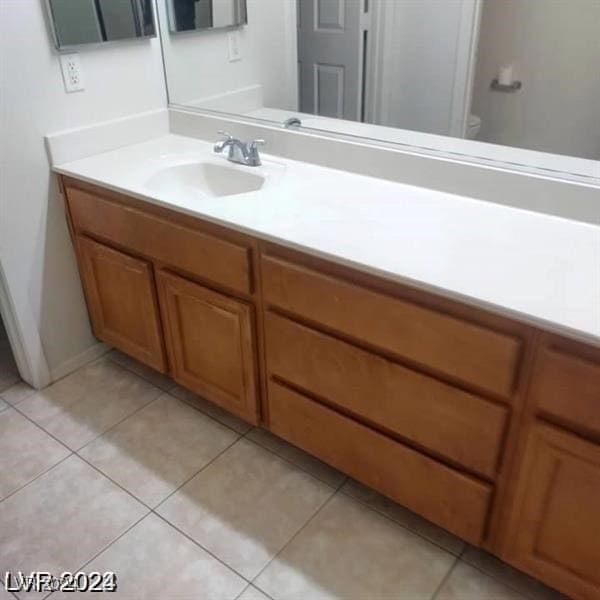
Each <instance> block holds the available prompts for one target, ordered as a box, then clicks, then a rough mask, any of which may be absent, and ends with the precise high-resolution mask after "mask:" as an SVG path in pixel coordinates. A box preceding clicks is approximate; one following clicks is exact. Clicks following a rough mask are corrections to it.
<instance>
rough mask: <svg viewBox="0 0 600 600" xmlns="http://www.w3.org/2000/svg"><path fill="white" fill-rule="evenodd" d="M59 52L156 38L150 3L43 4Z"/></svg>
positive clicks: (79, 0)
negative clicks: (119, 41)
mask: <svg viewBox="0 0 600 600" xmlns="http://www.w3.org/2000/svg"><path fill="white" fill-rule="evenodd" d="M46 4H47V8H48V14H49V17H50V20H51V22H52V33H53V35H54V42H55V44H56V47H57V48H59V49H64V48H70V47H72V46H81V45H84V44H100V43H103V42H114V41H117V40H126V39H131V38H143V37H153V36H155V35H156V24H155V19H154V2H153V0H131V1H125V0H117V1H115V0H46Z"/></svg>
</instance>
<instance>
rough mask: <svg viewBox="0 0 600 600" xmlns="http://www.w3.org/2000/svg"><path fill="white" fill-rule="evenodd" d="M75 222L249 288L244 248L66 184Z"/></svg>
mask: <svg viewBox="0 0 600 600" xmlns="http://www.w3.org/2000/svg"><path fill="white" fill-rule="evenodd" d="M67 198H68V202H69V208H70V212H71V218H72V220H73V225H74V227H75V229H76V230H77V231H83V232H86V233H89V234H92V235H95V236H98V237H100V238H103V239H105V240H109V241H111V242H114V243H116V244H118V245H119V246H122V247H124V248H127V249H130V250H132V251H133V252H134V253H137V254H141V255H144V256H147V257H149V258H153V259H155V260H159V261H161V262H164V263H166V264H168V265H170V266H173V267H177V268H180V269H182V270H184V271H187V272H188V273H193V274H196V275H198V276H200V277H203V278H206V279H210V280H212V281H214V282H217V283H220V284H222V285H224V286H227V287H229V288H232V289H235V290H240V291H243V292H251V280H250V256H249V250H248V248H245V247H243V246H239V245H237V244H233V243H231V242H229V241H226V240H222V239H219V238H217V237H214V236H212V235H209V234H207V233H203V232H201V231H197V230H195V229H191V228H189V227H185V226H183V225H179V224H177V223H174V222H170V221H168V220H165V219H163V218H161V217H158V216H155V215H152V214H150V213H146V212H144V211H141V210H138V209H136V208H132V207H129V206H125V205H123V204H119V203H118V202H115V201H112V200H108V199H106V198H101V197H99V196H97V195H96V194H93V193H90V192H87V191H84V190H80V189H78V188H75V187H68V188H67Z"/></svg>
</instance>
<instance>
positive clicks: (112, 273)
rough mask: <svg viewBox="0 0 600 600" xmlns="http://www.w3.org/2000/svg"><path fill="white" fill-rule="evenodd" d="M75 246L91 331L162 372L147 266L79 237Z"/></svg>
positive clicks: (157, 323) (155, 306)
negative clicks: (77, 252) (78, 257)
mask: <svg viewBox="0 0 600 600" xmlns="http://www.w3.org/2000/svg"><path fill="white" fill-rule="evenodd" d="M77 248H78V251H79V256H80V265H81V276H82V281H83V285H84V288H85V292H86V298H87V303H88V309H89V312H90V318H91V321H92V326H93V329H94V333H95V334H96V336H97V337H98V338H100V339H101V340H103V341H105V342H107V343H108V344H111V345H112V346H115V347H117V348H119V349H120V350H122V351H123V352H125V353H127V354H129V355H131V356H133V357H135V358H137V359H138V360H140V361H141V362H143V363H145V364H147V365H149V366H151V367H152V368H154V369H157V370H158V371H161V372H165V371H166V362H165V353H164V349H163V341H162V335H161V328H160V319H159V312H158V303H157V301H156V293H155V288H154V278H153V275H152V266H151V265H150V264H149V263H147V262H146V261H143V260H138V259H137V258H133V257H131V256H128V255H127V254H123V253H122V252H118V251H116V250H113V249H112V248H108V247H107V246H104V245H102V244H98V243H97V242H94V241H92V240H90V239H88V238H85V237H78V238H77Z"/></svg>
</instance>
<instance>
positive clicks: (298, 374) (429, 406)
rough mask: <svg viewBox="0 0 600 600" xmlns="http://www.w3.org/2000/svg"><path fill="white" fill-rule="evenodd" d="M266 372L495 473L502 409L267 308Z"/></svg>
mask: <svg viewBox="0 0 600 600" xmlns="http://www.w3.org/2000/svg"><path fill="white" fill-rule="evenodd" d="M266 334H267V368H268V370H269V372H270V373H272V374H274V375H276V376H278V377H280V378H282V379H284V380H286V381H288V382H290V383H292V384H293V385H295V386H297V387H299V388H301V389H304V390H306V391H308V392H310V393H312V394H314V395H316V396H317V397H320V398H323V399H324V400H326V401H329V402H331V403H333V404H335V405H337V406H339V407H341V408H343V409H346V410H348V411H350V412H351V413H353V414H354V415H356V416H357V417H362V418H364V419H365V420H367V421H368V422H370V423H373V424H375V425H378V426H380V427H382V428H384V429H386V430H388V431H391V432H394V433H397V434H399V435H400V436H402V437H404V438H406V439H407V440H411V441H412V442H414V443H416V444H418V445H419V446H422V447H424V448H428V449H429V450H432V451H434V452H436V453H438V454H440V455H443V456H445V457H447V458H449V459H451V460H453V461H454V462H456V463H459V464H461V465H463V466H465V467H467V468H469V469H471V470H473V471H475V472H477V473H479V474H482V475H484V476H488V477H490V478H491V477H493V476H494V475H495V472H496V466H497V463H498V455H499V452H500V449H501V446H502V434H503V431H504V425H505V421H506V409H505V408H504V407H501V406H497V405H495V404H493V403H491V402H488V401H486V400H483V399H481V398H479V397H477V396H474V395H472V394H469V393H467V392H463V391H462V390H458V389H456V388H453V387H451V386H449V385H446V384H444V383H441V382H439V381H436V380H435V379H432V378H430V377H427V376H425V375H421V374H420V373H416V372H414V371H411V370H410V369H407V368H405V367H402V366H400V365H397V364H396V363H393V362H391V361H389V360H386V359H384V358H381V357H378V356H376V355H374V354H370V353H369V352H366V351H364V350H361V349H359V348H356V347H354V346H352V345H350V344H347V343H345V342H341V341H339V340H336V339H335V338H332V337H330V336H327V335H324V334H322V333H319V332H317V331H315V330H312V329H310V328H308V327H305V326H303V325H299V324H297V323H294V322H293V321H290V320H288V319H285V318H283V317H280V316H278V315H275V314H273V313H268V314H267V318H266Z"/></svg>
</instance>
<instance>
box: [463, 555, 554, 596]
mask: <svg viewBox="0 0 600 600" xmlns="http://www.w3.org/2000/svg"><path fill="white" fill-rule="evenodd" d="M492 556H493V555H492ZM494 558H497V557H494ZM498 560H501V559H498ZM460 562H462V563H464V564H465V565H467V566H469V567H472V568H473V569H475V570H476V571H478V572H479V573H482V574H483V575H485V576H487V577H489V578H490V579H493V580H494V581H495V582H497V583H500V584H502V585H504V586H505V587H507V588H508V589H510V590H511V591H513V592H516V593H517V594H519V595H520V596H522V597H523V598H525V599H526V600H537V597H536V596H535V595H529V594H528V593H526V592H524V591H523V590H520V589H517V587H515V586H514V585H513V584H511V583H509V582H508V581H506V580H504V579H502V577H501V576H499V575H496V574H494V573H491V572H490V571H486V570H485V569H483V568H482V567H480V566H478V565H475V564H473V563H471V562H469V561H468V560H465V559H464V558H463V557H462V556H461V558H460ZM501 562H502V564H505V565H507V566H508V567H510V568H511V569H515V567H513V566H512V565H509V564H508V563H505V562H504V561H501ZM515 570H516V571H517V573H518V574H519V575H525V576H526V577H530V575H527V573H524V572H523V571H519V570H518V569H515ZM533 579H534V581H535V582H536V583H538V584H539V585H542V586H544V587H548V589H550V590H552V591H553V592H556V593H560V592H558V591H557V590H555V589H554V588H550V587H549V586H547V585H546V584H545V583H543V582H542V581H540V580H538V579H535V578H533Z"/></svg>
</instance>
